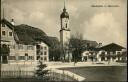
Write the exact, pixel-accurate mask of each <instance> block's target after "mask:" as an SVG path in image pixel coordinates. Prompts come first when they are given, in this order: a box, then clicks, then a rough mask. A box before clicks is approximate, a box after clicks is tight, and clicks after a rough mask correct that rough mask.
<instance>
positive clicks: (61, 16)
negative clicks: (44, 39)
mask: <svg viewBox="0 0 128 82" xmlns="http://www.w3.org/2000/svg"><path fill="white" fill-rule="evenodd" d="M60 18H69V14H68V12H67V11H66V9H65V8H64V9H63V12H62V13H61V15H60Z"/></svg>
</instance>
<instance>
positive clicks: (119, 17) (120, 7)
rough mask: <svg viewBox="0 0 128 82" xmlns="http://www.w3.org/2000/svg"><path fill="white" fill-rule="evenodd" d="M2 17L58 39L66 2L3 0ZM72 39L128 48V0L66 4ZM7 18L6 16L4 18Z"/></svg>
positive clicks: (68, 0)
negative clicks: (78, 37)
mask: <svg viewBox="0 0 128 82" xmlns="http://www.w3.org/2000/svg"><path fill="white" fill-rule="evenodd" d="M1 1H2V6H1V8H2V9H1V10H2V11H1V15H2V13H3V8H4V15H5V18H6V19H7V20H9V21H10V20H11V19H14V21H15V25H19V24H27V25H30V26H33V27H36V28H40V29H41V30H43V31H44V32H45V33H46V34H47V35H48V36H53V37H58V39H59V37H60V36H59V30H60V14H61V13H62V11H63V7H64V0H1ZM66 9H67V12H68V13H69V16H70V19H69V21H70V24H69V26H70V29H71V35H73V34H76V33H81V34H82V35H83V38H84V39H87V40H93V41H97V42H98V43H102V44H103V45H106V44H109V43H112V42H114V43H117V44H119V45H122V46H124V47H127V46H126V44H127V0H66ZM2 16H3V15H2Z"/></svg>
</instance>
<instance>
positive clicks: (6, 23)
mask: <svg viewBox="0 0 128 82" xmlns="http://www.w3.org/2000/svg"><path fill="white" fill-rule="evenodd" d="M0 22H1V24H2V25H7V26H8V27H9V28H10V29H13V25H12V24H11V23H10V22H9V21H7V20H6V19H5V18H3V19H2V20H1V21H0Z"/></svg>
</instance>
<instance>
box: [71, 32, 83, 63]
mask: <svg viewBox="0 0 128 82" xmlns="http://www.w3.org/2000/svg"><path fill="white" fill-rule="evenodd" d="M69 48H70V50H72V57H73V61H74V62H77V61H81V53H82V51H83V49H84V43H83V36H82V34H80V33H77V34H76V35H74V36H71V38H70V41H69Z"/></svg>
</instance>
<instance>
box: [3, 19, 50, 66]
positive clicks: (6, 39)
mask: <svg viewBox="0 0 128 82" xmlns="http://www.w3.org/2000/svg"><path fill="white" fill-rule="evenodd" d="M43 35H46V34H45V33H44V32H43V31H41V30H40V29H37V28H34V27H31V26H28V25H24V24H21V25H14V21H11V22H9V21H7V20H6V19H5V18H3V19H2V20H1V63H2V64H34V63H35V62H36V60H37V46H36V45H40V46H42V47H43V48H44V50H42V49H41V50H40V51H42V53H43V54H41V58H42V57H43V61H49V49H48V45H47V44H46V43H44V42H43V40H42V41H41V43H38V42H39V41H38V40H37V38H43Z"/></svg>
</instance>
